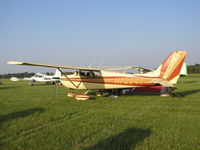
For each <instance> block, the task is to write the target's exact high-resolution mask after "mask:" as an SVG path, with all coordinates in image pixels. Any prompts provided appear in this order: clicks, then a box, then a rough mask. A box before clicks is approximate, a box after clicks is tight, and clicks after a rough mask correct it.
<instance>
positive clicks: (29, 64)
mask: <svg viewBox="0 0 200 150" xmlns="http://www.w3.org/2000/svg"><path fill="white" fill-rule="evenodd" d="M7 64H11V65H26V66H40V67H50V68H60V69H72V70H85V71H101V70H125V69H129V68H132V66H128V67H120V68H107V69H100V68H87V67H72V66H61V65H49V64H39V63H32V62H19V61H8V62H7Z"/></svg>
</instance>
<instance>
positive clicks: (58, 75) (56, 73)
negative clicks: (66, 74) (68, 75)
mask: <svg viewBox="0 0 200 150" xmlns="http://www.w3.org/2000/svg"><path fill="white" fill-rule="evenodd" d="M54 77H58V78H60V77H61V72H60V71H59V70H58V69H56V72H55V74H54Z"/></svg>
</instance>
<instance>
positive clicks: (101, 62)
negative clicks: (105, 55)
mask: <svg viewBox="0 0 200 150" xmlns="http://www.w3.org/2000/svg"><path fill="white" fill-rule="evenodd" d="M103 63H104V59H102V60H101V61H100V63H99V66H98V68H100V66H101V65H102V64H103Z"/></svg>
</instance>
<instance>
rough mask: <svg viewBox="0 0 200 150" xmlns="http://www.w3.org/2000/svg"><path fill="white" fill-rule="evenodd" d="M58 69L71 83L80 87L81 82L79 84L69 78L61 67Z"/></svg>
mask: <svg viewBox="0 0 200 150" xmlns="http://www.w3.org/2000/svg"><path fill="white" fill-rule="evenodd" d="M57 69H58V70H59V71H60V72H61V73H62V74H63V75H64V76H65V77H66V78H67V79H68V80H69V81H70V82H71V84H73V86H75V87H76V88H77V89H78V87H79V85H80V84H79V85H78V86H77V85H76V84H74V82H73V81H72V80H70V78H68V76H67V75H66V74H65V73H64V72H63V71H62V70H61V69H60V68H57Z"/></svg>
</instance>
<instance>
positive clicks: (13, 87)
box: [0, 86, 20, 90]
mask: <svg viewBox="0 0 200 150" xmlns="http://www.w3.org/2000/svg"><path fill="white" fill-rule="evenodd" d="M19 87H20V86H1V87H0V90H3V89H15V88H19Z"/></svg>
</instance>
